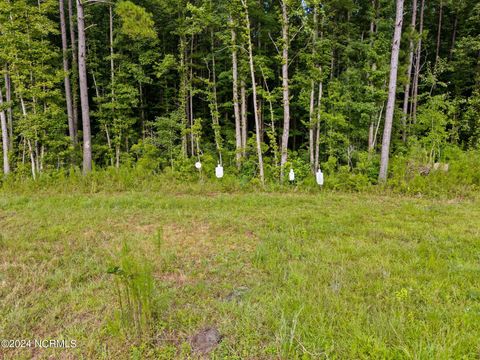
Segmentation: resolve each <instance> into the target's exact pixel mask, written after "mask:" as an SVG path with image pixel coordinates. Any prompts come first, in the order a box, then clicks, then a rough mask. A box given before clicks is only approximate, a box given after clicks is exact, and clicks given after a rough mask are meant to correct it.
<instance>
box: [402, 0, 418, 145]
mask: <svg viewBox="0 0 480 360" xmlns="http://www.w3.org/2000/svg"><path fill="white" fill-rule="evenodd" d="M416 25H417V0H412V22H411V29H410V30H411V31H414V30H415V28H416ZM412 35H413V34H412ZM414 49H415V44H414V42H413V39H412V38H411V39H410V45H409V55H408V67H407V83H406V84H405V93H404V95H403V115H402V127H403V129H402V130H403V132H402V139H403V142H406V141H407V116H408V101H409V97H410V82H411V79H412V67H413V52H414Z"/></svg>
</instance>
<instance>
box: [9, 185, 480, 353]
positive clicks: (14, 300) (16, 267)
mask: <svg viewBox="0 0 480 360" xmlns="http://www.w3.org/2000/svg"><path fill="white" fill-rule="evenodd" d="M479 205H480V204H479V203H478V201H474V200H427V199H415V198H402V197H395V196H391V197H382V196H378V195H367V194H363V195H362V194H360V195H359V194H338V193H321V194H315V195H311V194H310V195H309V194H295V193H289V194H263V193H254V194H240V193H234V194H221V193H210V194H205V195H198V194H187V193H182V192H181V191H180V192H178V193H175V194H172V193H169V194H162V193H153V192H150V193H142V192H123V193H117V194H102V193H98V194H92V195H89V194H80V193H79V194H75V193H72V194H63V195H60V194H56V195H55V194H32V195H8V194H3V195H2V196H1V197H0V230H1V237H0V338H2V339H65V340H72V339H73V340H75V341H76V347H75V348H70V349H62V348H53V347H52V348H46V349H45V348H44V349H42V348H38V347H37V348H17V349H5V348H3V349H0V352H1V355H2V356H0V358H4V359H30V358H39V359H42V358H55V359H58V358H65V359H69V358H72V359H82V358H83V359H127V358H134V359H187V358H197V357H200V356H204V357H207V358H215V359H278V358H282V359H323V358H325V359H327V358H328V359H375V358H378V359H478V358H479V357H480V206H479ZM205 328H215V329H218V331H219V333H220V334H221V335H222V339H221V341H220V343H219V345H218V346H217V347H216V348H215V349H214V350H213V351H211V352H209V353H208V354H207V355H201V354H200V353H199V352H195V351H193V350H192V345H191V344H192V337H193V336H194V335H195V334H197V333H198V332H199V331H201V330H202V329H205Z"/></svg>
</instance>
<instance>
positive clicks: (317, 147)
mask: <svg viewBox="0 0 480 360" xmlns="http://www.w3.org/2000/svg"><path fill="white" fill-rule="evenodd" d="M320 70H321V69H320ZM322 96H323V81H320V83H319V84H318V99H317V127H316V135H315V172H316V171H317V170H318V169H319V168H320V166H319V164H320V120H321V118H322Z"/></svg>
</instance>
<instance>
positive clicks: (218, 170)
mask: <svg viewBox="0 0 480 360" xmlns="http://www.w3.org/2000/svg"><path fill="white" fill-rule="evenodd" d="M215 176H216V177H217V178H218V179H221V178H222V177H223V166H222V165H220V164H218V165H217V167H216V168H215Z"/></svg>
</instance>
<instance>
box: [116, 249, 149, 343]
mask: <svg viewBox="0 0 480 360" xmlns="http://www.w3.org/2000/svg"><path fill="white" fill-rule="evenodd" d="M107 273H108V274H110V275H111V281H112V285H113V287H114V290H115V294H116V297H117V304H118V307H119V314H120V322H121V325H122V328H123V330H124V331H125V332H126V335H131V334H132V333H131V331H132V330H133V333H134V335H135V337H137V338H139V339H143V338H146V337H148V336H149V335H150V333H151V330H152V326H153V324H152V319H153V316H154V309H153V307H154V298H155V283H154V279H153V275H152V266H151V265H150V264H149V262H148V261H147V260H146V259H141V260H139V259H136V258H135V257H134V256H133V254H132V253H131V251H130V249H129V247H128V246H127V245H126V244H124V246H123V248H122V251H121V254H120V260H119V264H118V265H111V266H110V267H109V268H108V270H107Z"/></svg>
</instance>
